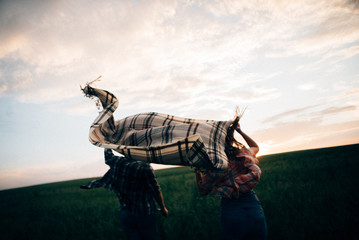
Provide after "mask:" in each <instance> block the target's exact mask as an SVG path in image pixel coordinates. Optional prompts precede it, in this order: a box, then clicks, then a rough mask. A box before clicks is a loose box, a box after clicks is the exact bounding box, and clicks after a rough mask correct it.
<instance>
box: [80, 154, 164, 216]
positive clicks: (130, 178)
mask: <svg viewBox="0 0 359 240" xmlns="http://www.w3.org/2000/svg"><path fill="white" fill-rule="evenodd" d="M105 162H106V164H107V165H109V166H110V170H108V172H107V173H106V174H105V175H104V176H103V177H102V178H101V179H99V180H93V181H91V182H89V183H88V184H87V185H86V187H87V188H99V187H104V188H107V189H109V190H112V191H114V192H115V193H116V194H117V196H118V198H119V201H120V203H121V207H123V208H125V209H126V210H128V211H130V212H131V213H133V214H135V215H151V214H154V213H156V211H157V205H156V203H155V199H154V194H158V195H159V194H160V191H161V189H160V186H159V184H158V183H157V181H156V177H155V175H154V170H153V169H152V167H151V166H150V165H149V164H147V163H144V162H140V161H133V160H130V159H128V158H126V157H119V156H115V155H114V154H113V153H112V151H111V150H110V149H105Z"/></svg>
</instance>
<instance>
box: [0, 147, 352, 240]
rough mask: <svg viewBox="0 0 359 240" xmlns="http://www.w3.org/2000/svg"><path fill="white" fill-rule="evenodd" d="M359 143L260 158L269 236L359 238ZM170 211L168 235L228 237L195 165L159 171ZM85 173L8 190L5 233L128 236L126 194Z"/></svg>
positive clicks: (1, 198)
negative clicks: (122, 204)
mask: <svg viewBox="0 0 359 240" xmlns="http://www.w3.org/2000/svg"><path fill="white" fill-rule="evenodd" d="M358 156H359V144H355V145H348V146H340V147H333V148H323V149H315V150H305V151H296V152H289V153H281V154H273V155H267V156H262V157H260V167H261V169H262V177H261V181H260V183H259V185H258V186H257V187H256V190H255V191H256V193H257V195H258V197H259V199H260V200H261V202H262V205H263V208H264V211H265V215H266V218H267V224H268V234H269V236H268V239H270V240H280V239H286V240H287V239H296V240H299V239H303V240H304V239H306V240H310V239H353V240H354V239H359V227H358V226H359V201H358V200H359V188H358V184H359V174H358V171H357V170H358V169H359V157H358ZM156 175H157V176H158V181H159V183H160V185H161V188H162V191H163V195H164V198H165V203H166V206H167V208H168V210H169V217H168V218H163V217H161V216H159V217H158V220H159V221H158V228H159V233H160V239H170V240H172V239H174V240H175V239H186V240H190V239H197V240H200V239H206V240H208V239H221V234H220V229H219V217H218V215H219V200H220V199H219V198H216V197H201V196H199V194H198V193H197V189H196V185H195V181H194V174H193V170H192V169H190V168H188V167H181V168H171V169H164V170H158V171H156ZM89 180H90V179H80V180H73V181H66V182H58V183H51V184H44V185H38V186H31V187H26V188H18V189H11V190H4V191H0V217H1V218H0V231H1V239H3V240H7V239H9V240H10V239H11V240H12V239H76V240H77V239H96V240H100V239H106V240H110V239H124V238H123V235H122V231H121V228H120V227H119V224H120V223H119V218H118V215H119V209H118V200H117V198H116V196H115V194H113V193H112V192H110V191H108V190H105V189H95V190H90V191H86V190H82V189H80V188H79V186H80V185H82V184H85V183H87V182H88V181H89Z"/></svg>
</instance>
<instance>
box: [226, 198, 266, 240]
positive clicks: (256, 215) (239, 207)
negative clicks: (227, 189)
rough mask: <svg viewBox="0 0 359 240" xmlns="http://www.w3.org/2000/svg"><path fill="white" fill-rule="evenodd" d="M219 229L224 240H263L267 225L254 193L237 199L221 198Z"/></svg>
mask: <svg viewBox="0 0 359 240" xmlns="http://www.w3.org/2000/svg"><path fill="white" fill-rule="evenodd" d="M221 228H222V234H223V236H224V239H226V240H235V239H236V240H242V239H243V240H249V239H250V240H264V239H266V238H267V224H266V220H265V217H264V213H263V209H262V206H261V204H260V202H259V200H258V198H257V196H256V195H255V193H254V192H252V191H250V192H248V193H245V194H243V195H242V196H241V197H240V198H239V199H228V198H222V200H221Z"/></svg>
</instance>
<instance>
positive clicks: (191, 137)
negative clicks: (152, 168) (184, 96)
mask: <svg viewBox="0 0 359 240" xmlns="http://www.w3.org/2000/svg"><path fill="white" fill-rule="evenodd" d="M83 91H84V93H85V94H86V96H88V97H93V96H95V97H97V98H98V99H99V100H100V101H101V104H102V106H103V111H102V112H100V114H99V115H98V116H97V118H96V119H95V121H94V122H93V123H92V125H91V128H90V133H89V140H90V142H91V143H92V144H94V145H96V146H98V147H102V148H108V149H113V150H115V151H117V152H118V153H120V154H123V155H125V156H126V157H128V158H131V159H133V160H139V161H145V162H148V163H159V164H167V165H183V166H193V167H199V168H203V169H225V168H227V165H228V158H227V155H226V153H225V143H226V136H227V129H228V128H229V127H230V125H231V124H232V121H213V120H195V119H189V118H181V117H176V116H172V115H168V114H162V113H156V112H148V113H140V114H136V115H133V116H128V117H126V118H123V119H121V120H117V121H114V118H113V112H114V111H115V110H116V108H117V107H118V100H117V98H116V97H115V96H114V95H113V94H112V93H110V92H108V91H105V90H101V89H97V88H92V87H90V86H86V87H85V88H84V89H83Z"/></svg>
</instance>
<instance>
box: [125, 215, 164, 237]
mask: <svg viewBox="0 0 359 240" xmlns="http://www.w3.org/2000/svg"><path fill="white" fill-rule="evenodd" d="M120 222H121V225H122V230H123V232H124V234H125V236H126V239H127V240H156V239H157V224H156V223H157V222H156V215H155V214H153V215H140V216H137V215H134V214H132V213H130V212H129V211H127V210H126V209H121V211H120Z"/></svg>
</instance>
